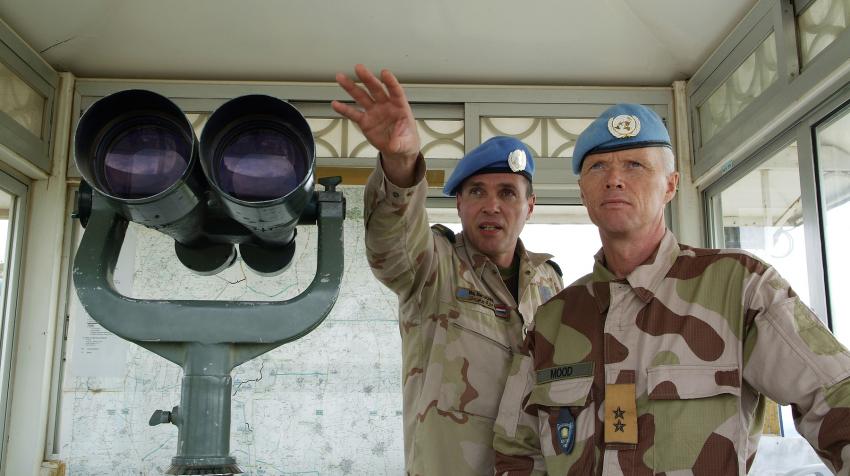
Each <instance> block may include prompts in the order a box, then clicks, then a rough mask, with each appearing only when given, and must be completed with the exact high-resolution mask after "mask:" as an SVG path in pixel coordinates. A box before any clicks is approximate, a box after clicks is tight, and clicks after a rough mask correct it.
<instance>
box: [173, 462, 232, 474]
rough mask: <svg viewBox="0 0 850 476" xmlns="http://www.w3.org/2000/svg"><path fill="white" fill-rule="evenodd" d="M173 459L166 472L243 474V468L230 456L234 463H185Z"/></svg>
mask: <svg viewBox="0 0 850 476" xmlns="http://www.w3.org/2000/svg"><path fill="white" fill-rule="evenodd" d="M175 459H177V458H174V459H172V460H171V466H170V467H169V468H168V471H166V472H165V474H177V475H189V474H204V475H208V476H209V475H219V476H232V475H235V474H242V468H240V467H239V465H238V464H236V460H234V459H233V458H229V459H230V460H231V461H232V463H225V464H183V462H177V461H174V460H175Z"/></svg>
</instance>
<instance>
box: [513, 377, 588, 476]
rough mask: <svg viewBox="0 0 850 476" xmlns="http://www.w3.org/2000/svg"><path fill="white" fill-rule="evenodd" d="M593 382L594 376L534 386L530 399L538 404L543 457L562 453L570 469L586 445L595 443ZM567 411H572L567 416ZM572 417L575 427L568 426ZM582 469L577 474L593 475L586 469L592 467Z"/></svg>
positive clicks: (529, 402) (530, 402) (561, 455)
mask: <svg viewBox="0 0 850 476" xmlns="http://www.w3.org/2000/svg"><path fill="white" fill-rule="evenodd" d="M592 385H593V376H589V377H580V378H574V379H565V380H555V381H552V382H546V383H542V384H536V385H534V386H533V387H532V389H531V395H530V396H529V398H528V406H532V405H536V406H537V414H538V417H539V420H538V425H539V428H538V430H539V433H540V450H541V452H542V453H543V456H545V457H550V456H560V457H561V459H563V460H565V461H564V463H565V464H567V465H568V467H570V468H571V469H572V466H571V465H572V464H574V463H575V462H576V461H577V460H578V458H579V456H580V455H581V454H582V452H583V451H584V446H585V445H586V444H587V443H591V444H592V438H593V434H594V431H595V427H596V418H595V412H596V410H595V403H594V402H593V400H592V398H591V394H590V390H591V387H592ZM565 411H566V412H569V413H570V414H569V415H566V414H565V413H563V412H565ZM569 420H572V421H573V422H574V428H570V427H569ZM570 432H573V433H572V435H570ZM570 438H572V440H573V441H572V443H570V442H569V440H570ZM559 467H560V466H559ZM582 470H583V471H579V472H578V473H576V474H590V473H589V472H586V471H584V470H587V471H591V470H592V468H582Z"/></svg>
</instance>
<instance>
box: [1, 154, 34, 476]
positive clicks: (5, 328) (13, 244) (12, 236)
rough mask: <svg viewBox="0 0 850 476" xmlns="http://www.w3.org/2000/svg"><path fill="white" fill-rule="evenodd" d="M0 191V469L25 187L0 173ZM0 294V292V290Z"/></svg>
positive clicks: (6, 432) (6, 430) (13, 347)
mask: <svg viewBox="0 0 850 476" xmlns="http://www.w3.org/2000/svg"><path fill="white" fill-rule="evenodd" d="M0 190H3V191H4V192H5V193H8V194H9V195H11V196H12V198H13V200H14V202H13V203H14V206H13V208H12V209H11V210H10V212H11V213H10V214H9V215H10V218H11V219H10V220H9V224H10V226H9V228H8V233H9V236H8V248H7V250H8V251H7V254H6V260H7V261H6V263H7V267H6V282H5V283H4V286H5V288H6V289H5V292H6V298H5V299H4V300H3V306H2V308H0V313H2V314H0V402H2V405H0V410H2V413H0V436H2V438H3V439H2V441H0V467H2V466H3V462H4V460H5V457H6V443H7V442H8V440H9V427H8V422H9V417H10V411H11V408H12V405H11V403H12V402H11V398H10V397H11V392H10V386H11V383H12V379H13V377H14V375H13V369H14V360H15V355H16V353H17V339H16V338H15V327H16V324H17V316H18V304H19V298H20V294H21V289H20V282H21V281H20V278H21V259H22V256H23V248H24V239H25V229H26V223H27V210H28V207H27V204H28V193H29V185H28V184H26V183H24V182H22V181H20V180H18V179H16V178H15V177H13V176H12V175H9V174H7V173H6V172H3V171H0ZM0 292H2V290H0Z"/></svg>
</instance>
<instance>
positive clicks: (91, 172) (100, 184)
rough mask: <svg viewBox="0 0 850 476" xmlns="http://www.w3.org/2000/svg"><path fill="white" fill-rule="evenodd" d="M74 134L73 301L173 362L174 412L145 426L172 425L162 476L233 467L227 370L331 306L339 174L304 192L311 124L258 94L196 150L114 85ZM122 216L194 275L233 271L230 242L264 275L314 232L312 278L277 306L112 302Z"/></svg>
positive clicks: (177, 113) (215, 123)
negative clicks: (161, 236)
mask: <svg viewBox="0 0 850 476" xmlns="http://www.w3.org/2000/svg"><path fill="white" fill-rule="evenodd" d="M75 137H76V143H75V151H76V160H77V167H78V169H79V170H80V172H81V174H82V176H83V178H84V179H85V180H84V182H83V184H81V186H80V193H79V195H78V201H77V216H78V217H79V218H80V220H81V222H82V223H83V226H84V227H85V232H84V233H83V237H82V240H81V241H80V246H79V248H78V250H77V254H76V257H75V260H74V269H73V277H74V286H75V287H76V290H77V295H78V296H79V298H80V302H81V303H82V305H83V307H84V308H85V309H86V312H88V314H89V315H90V316H91V317H92V318H93V319H94V320H95V321H97V322H98V323H99V324H100V325H101V326H103V327H104V328H106V329H107V330H109V331H110V332H112V333H114V334H116V335H118V336H120V337H122V338H124V339H127V340H129V341H131V342H134V343H136V344H138V345H139V346H142V347H144V348H146V349H148V350H150V351H151V352H154V353H156V354H158V355H160V356H162V357H164V358H166V359H168V360H170V361H171V362H174V363H176V364H178V365H180V366H181V367H182V368H183V381H182V387H181V397H180V405H179V406H176V407H174V408H173V409H172V410H171V411H162V410H157V411H156V412H154V414H153V416H152V417H151V419H150V422H149V423H150V425H152V426H153V425H157V424H160V423H173V424H174V425H176V426H177V428H178V436H177V456H175V457H174V458H172V461H171V466H170V467H169V469H168V471H167V474H178V475H184V474H186V475H188V474H208V475H212V474H216V475H227V474H236V473H241V472H242V471H241V469H240V468H239V466H238V465H237V464H236V459H235V458H234V457H232V456H230V454H229V453H230V397H231V390H232V380H231V377H230V372H231V371H232V370H233V369H234V368H235V367H236V366H238V365H240V364H242V363H244V362H247V361H248V360H250V359H253V358H254V357H257V356H260V355H262V354H264V353H266V352H268V351H270V350H272V349H274V348H276V347H278V346H280V345H282V344H285V343H287V342H291V341H293V340H295V339H298V338H300V337H303V336H304V335H306V334H307V333H309V332H310V331H312V330H313V329H315V328H316V327H317V326H318V325H319V324H320V323H321V322H322V320H324V318H325V317H326V316H327V315H328V313H329V312H330V310H331V308H332V307H333V305H334V303H335V301H336V298H337V296H338V294H339V288H340V284H341V281H342V272H343V261H344V257H343V246H342V245H343V220H344V218H345V200H344V198H343V196H342V193H340V192H338V191H336V190H335V187H336V185H337V184H339V182H340V179H339V177H329V178H325V179H321V180H319V183H320V184H321V185H323V186H324V188H325V189H324V190H323V191H314V190H313V183H314V162H315V157H314V144H313V139H312V134H311V133H310V128H309V127H308V125H307V122H306V120H305V119H304V118H303V116H301V114H300V113H299V112H298V111H297V110H296V109H295V108H294V107H292V106H291V105H289V104H287V103H285V102H283V101H281V100H278V99H275V98H272V97H269V96H258V95H253V96H243V97H239V98H236V99H233V100H231V101H228V102H227V103H225V104H224V105H222V106H221V107H220V108H218V109H217V110H216V111H215V112H214V113H213V114H212V115H211V116H210V118H209V120H208V122H207V124H206V126H205V128H204V131H203V133H202V135H201V140H200V142H199V141H198V140H197V139H196V137H195V134H194V132H193V129H192V127H191V124H190V123H189V121H188V120H187V119H186V117H185V115H184V114H183V112H182V111H181V110H180V109H179V108H178V107H177V106H176V105H174V104H173V103H172V102H171V101H169V100H168V99H166V98H164V97H162V96H160V95H158V94H155V93H153V92H149V91H139V90H130V91H123V92H119V93H116V94H113V95H111V96H107V97H105V98H103V99H101V100H99V101H98V102H96V103H95V104H93V105H92V106H91V107H90V108H89V109H88V110H87V111H86V112H85V114H83V116H82V117H81V119H80V122H79V125H78V127H77V133H76V136H75ZM86 183H88V184H90V186H91V188H88V187H86V186H85V184H86ZM129 221H134V222H137V223H139V224H142V225H144V226H147V227H150V228H153V229H156V230H159V231H161V232H163V233H165V234H167V235H169V236H170V237H172V238H173V239H174V242H175V250H176V252H177V257H178V258H179V260H180V261H181V262H182V263H183V264H184V265H186V266H187V267H189V268H190V269H192V270H194V271H196V272H198V273H200V274H213V273H216V272H218V271H220V270H223V269H224V268H226V267H227V266H229V265H230V264H232V263H233V262H234V260H235V258H236V251H235V247H236V246H238V247H239V254H240V255H241V257H242V260H243V261H244V262H245V264H247V265H248V266H249V267H251V268H252V269H254V270H255V271H257V272H258V273H260V274H264V275H271V274H277V273H279V272H281V271H283V270H284V269H285V268H286V267H287V266H288V265H289V263H290V262H291V260H292V257H293V254H294V250H295V240H294V238H295V233H296V226H297V225H299V224H303V225H306V224H316V225H317V228H318V246H317V254H318V258H317V262H316V274H315V276H314V277H313V280H312V282H311V283H310V285H309V286H308V287H307V288H306V289H305V290H304V291H303V292H302V293H301V294H299V295H298V296H295V297H293V298H291V299H288V300H286V301H280V302H268V301H214V300H170V299H169V300H143V299H136V298H132V297H128V296H123V295H121V294H120V293H118V291H117V290H116V289H115V285H114V283H113V282H112V277H113V273H114V270H115V265H116V263H117V261H118V255H119V253H120V251H121V245H122V244H123V242H124V237H125V233H126V230H127V226H128V224H129ZM163 279H170V278H169V277H167V276H164V277H163Z"/></svg>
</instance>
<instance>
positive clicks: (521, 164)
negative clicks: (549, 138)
mask: <svg viewBox="0 0 850 476" xmlns="http://www.w3.org/2000/svg"><path fill="white" fill-rule="evenodd" d="M494 172H507V173H517V174H521V175H523V176H525V178H527V179H528V181H529V182H530V181H531V177H532V176H534V159H533V158H532V157H531V150H530V149H529V148H528V146H527V145H525V144H523V143H522V141H521V140H519V139H515V138H513V137H508V136H496V137H491V138H489V139H487V140H486V141H484V142H483V143H482V144H481V145H479V146H478V147H476V148H474V149H472V150H471V151H469V153H468V154H466V155H465V156H464V157H463V158H462V159H460V162H458V164H457V167H455V169H454V171H453V172H452V175H451V176H450V177H449V179H448V180H447V181H446V185H445V187H443V194H444V195H445V196H447V197H454V196H455V194H456V193H457V188H458V187H460V185H461V184H462V183H463V181H464V180H466V179H467V178H468V177H470V176H471V175H475V174H482V173H494Z"/></svg>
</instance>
